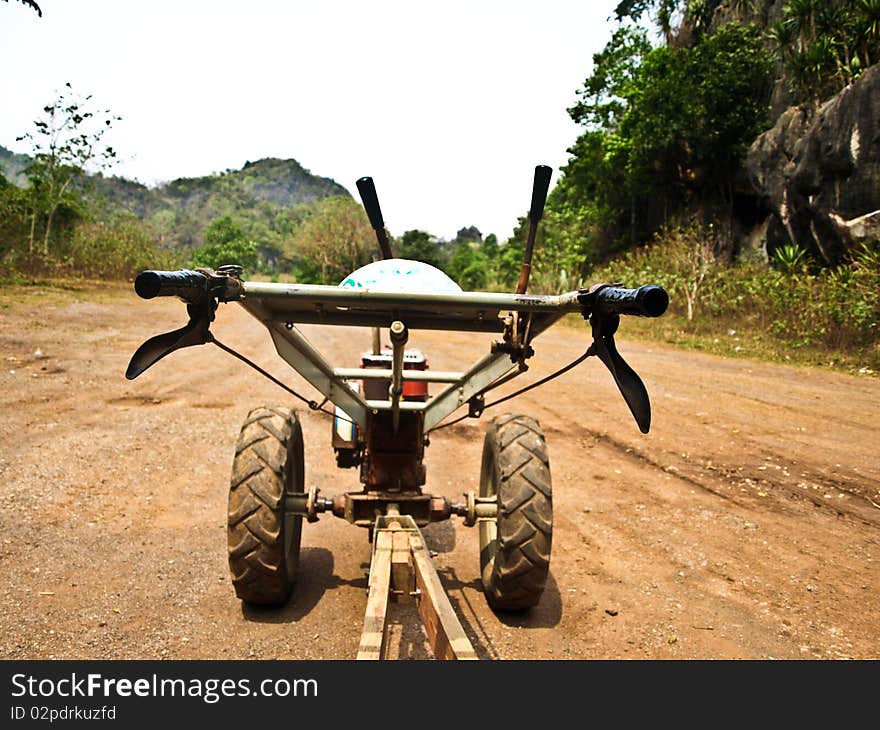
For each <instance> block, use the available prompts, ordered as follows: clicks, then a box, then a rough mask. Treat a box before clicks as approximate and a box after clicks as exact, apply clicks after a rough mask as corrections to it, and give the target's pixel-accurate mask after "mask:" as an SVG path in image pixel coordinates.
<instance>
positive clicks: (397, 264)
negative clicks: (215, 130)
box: [126, 165, 669, 659]
mask: <svg viewBox="0 0 880 730" xmlns="http://www.w3.org/2000/svg"><path fill="white" fill-rule="evenodd" d="M550 174H551V170H550V168H549V167H546V166H544V165H539V166H538V167H536V168H535V178H534V185H533V189H532V201H531V208H530V211H529V223H530V225H529V234H528V239H527V242H526V247H525V255H524V261H523V264H522V269H521V271H520V277H519V281H518V283H517V288H516V292H515V293H513V294H503V293H488V292H469V291H462V290H461V289H460V288H459V287H458V286H457V285H456V284H455V283H454V282H453V281H452V280H451V279H449V278H448V277H447V276H446V275H445V274H443V273H442V272H441V271H439V270H438V269H435V268H434V267H431V266H428V265H426V264H422V263H420V262H415V261H407V260H403V259H395V258H394V257H393V255H392V252H391V245H390V243H389V240H388V237H387V234H386V232H385V225H384V222H383V219H382V212H381V210H380V207H379V202H378V198H377V196H376V190H375V186H374V185H373V181H372V179H371V178H361V179H360V180H358V181H357V187H358V191H359V192H360V195H361V199H362V201H363V203H364V207H365V208H366V211H367V215H368V217H369V219H370V223H371V225H372V227H373V228H374V229H375V231H376V235H377V238H378V242H379V247H380V249H381V251H382V257H383V258H382V260H379V261H375V262H373V263H372V264H368V265H367V266H365V267H363V268H361V269H359V270H358V271H356V272H354V273H353V274H352V275H351V276H349V277H347V278H346V279H345V280H344V281H343V282H342V283H341V284H340V285H339V286H317V285H307V284H281V283H266V282H256V281H247V280H245V278H244V277H243V275H242V274H243V272H242V269H241V268H240V267H238V266H234V265H226V266H221V267H220V268H219V269H217V270H216V271H214V270H210V269H198V270H195V271H189V270H184V271H144V272H141V273H140V274H139V275H138V277H137V278H136V280H135V283H134V288H135V291H136V292H137V294H138V295H139V296H141V297H143V298H144V299H151V298H153V297H157V296H177V297H179V298H180V299H182V300H183V301H184V302H186V305H187V312H188V314H189V322H188V323H187V324H186V325H185V326H184V327H182V328H181V329H178V330H175V331H174V332H168V333H166V334H162V335H158V336H156V337H153V338H152V339H150V340H147V341H146V342H145V343H144V344H143V345H141V346H140V348H138V350H137V351H136V352H135V353H134V355H133V356H132V359H131V362H130V364H129V366H128V370H127V371H126V377H127V378H128V379H133V378H136V377H137V376H138V375H140V374H141V373H143V372H144V371H145V370H146V369H147V368H149V367H150V366H151V365H153V364H154V363H156V362H157V361H158V360H160V359H161V358H163V357H165V356H166V355H168V354H169V353H171V352H173V351H175V350H178V349H180V348H182V347H189V346H192V345H201V344H206V343H212V344H214V345H216V346H218V347H220V348H221V349H223V350H224V351H226V352H228V353H230V354H232V355H234V356H235V357H237V358H239V359H240V360H242V361H244V362H246V363H247V364H249V365H251V366H252V367H254V368H255V369H257V370H258V371H259V372H260V373H261V374H263V375H264V376H266V377H268V378H269V379H271V380H273V381H274V382H275V383H276V384H277V385H279V386H280V387H282V388H284V389H285V390H286V391H288V393H290V394H292V395H293V396H294V397H296V398H297V399H299V400H300V401H303V402H305V403H306V404H307V405H308V407H309V408H311V409H313V410H320V411H323V412H325V413H328V414H330V415H331V416H332V417H333V424H332V446H333V450H334V452H335V455H336V463H337V465H338V466H339V467H340V468H342V469H357V470H358V473H359V476H360V485H361V488H360V489H356V490H352V491H349V492H345V493H343V494H334V495H330V496H324V493H323V492H322V491H321V490H320V489H318V488H317V487H315V486H307V485H306V482H305V478H304V471H303V436H302V428H301V426H300V423H299V420H298V418H297V415H296V413H295V411H293V410H292V409H290V408H286V407H284V408H282V407H262V408H257V409H255V410H253V411H251V412H250V414H249V415H248V417H247V419H246V420H245V422H244V425H243V426H242V429H241V433H240V435H239V438H238V443H237V445H236V448H235V457H234V461H233V465H232V478H231V488H230V492H229V521H228V547H229V566H230V569H231V572H232V583H233V585H234V586H235V592H236V595H237V596H238V598H240V599H241V600H242V601H245V602H246V603H249V604H263V605H273V604H281V603H283V602H285V601H286V600H287V599H288V598H289V596H290V594H291V591H292V590H293V587H294V581H295V578H296V572H297V564H298V559H299V551H300V538H301V534H302V524H303V520H305V521H307V522H315V521H316V520H317V519H318V518H319V516H321V515H333V516H334V517H340V518H342V519H345V520H347V521H348V522H350V523H352V524H354V525H357V526H359V527H364V528H366V529H367V530H368V534H369V538H370V541H371V542H372V559H371V564H370V575H369V593H368V597H367V607H366V616H365V620H364V630H363V634H362V636H361V642H360V648H359V652H358V658H363V659H378V658H381V657H382V656H383V652H384V642H385V623H386V621H385V617H386V608H387V604H388V600H389V598H394V599H397V600H410V601H415V602H416V604H417V606H418V611H419V614H420V616H421V619H422V622H423V624H424V627H425V631H426V634H427V636H428V639H429V641H430V643H431V646H432V649H433V651H434V655H435V656H436V657H437V658H444V659H445V658H458V659H468V658H476V655H475V652H474V649H473V646H472V645H471V643H470V641H469V640H468V638H467V635H466V634H465V632H464V630H463V629H462V626H461V624H460V622H459V620H458V618H457V616H456V614H455V612H454V610H453V608H452V605H451V604H450V602H449V599H448V597H447V595H446V593H445V591H444V590H443V587H442V585H441V583H440V579H439V577H438V575H437V572H436V570H435V568H434V566H433V563H432V560H431V556H430V553H429V551H428V549H427V547H426V545H425V541H424V539H423V536H422V533H421V528H422V527H424V526H426V525H428V524H430V523H432V522H438V521H441V520H448V519H450V518H451V517H453V516H455V517H461V518H463V520H464V524H465V525H467V526H469V527H474V526H476V527H477V528H478V530H479V537H480V539H479V543H480V570H481V576H482V585H483V591H484V594H485V596H486V600H487V601H488V603H489V605H490V607H491V608H492V609H493V610H495V611H501V612H505V611H525V610H528V609H529V608H531V607H533V606H534V605H535V604H537V603H538V601H539V599H540V598H541V594H542V592H543V590H544V585H545V582H546V580H547V576H548V572H549V569H550V544H551V538H552V529H553V511H552V497H551V486H550V466H549V461H548V458H547V449H546V446H545V442H544V435H543V433H542V431H541V427H540V425H539V424H538V422H537V421H536V420H535V419H533V418H530V417H529V416H526V415H516V414H507V415H501V416H497V417H496V418H494V419H493V420H492V422H491V423H490V424H489V426H488V428H487V430H486V436H485V442H484V447H483V458H482V468H481V473H480V486H479V491H478V492H477V493H474V492H472V491H471V492H468V493H467V494H465V495H463V497H462V498H461V500H460V501H456V502H451V501H449V500H448V499H447V498H446V497H443V496H438V495H435V494H430V493H427V492H425V491H423V487H424V485H425V481H426V475H425V466H424V463H423V457H424V453H425V448H426V447H427V446H428V445H429V436H430V434H431V433H432V432H433V431H435V430H437V429H439V428H443V427H445V426H447V425H450V424H451V423H455V422H457V421H459V420H462V419H463V418H468V417H470V418H478V417H480V416H481V415H482V414H483V412H484V411H485V410H486V409H488V408H490V407H493V406H497V405H499V404H501V403H502V402H505V401H507V400H509V399H511V398H513V397H514V396H517V395H519V394H521V393H523V392H525V391H526V390H530V389H531V388H534V387H537V386H540V385H542V384H544V383H546V382H548V381H549V380H551V379H552V378H554V377H557V376H558V375H561V374H563V373H564V372H567V371H568V370H570V369H572V368H573V367H575V366H576V365H578V364H580V363H581V362H583V361H584V360H585V359H586V358H587V357H589V356H591V355H595V356H596V357H598V358H599V360H601V361H602V362H603V363H604V364H605V366H606V367H607V368H608V369H609V370H610V371H611V375H612V377H613V378H614V381H615V382H616V384H617V386H618V388H619V389H620V392H621V394H622V395H623V398H624V400H625V401H626V404H627V405H628V406H629V409H630V411H631V413H632V415H633V416H634V418H635V420H636V423H637V424H638V427H639V429H640V430H641V431H642V432H643V433H647V432H648V429H649V427H650V421H651V407H650V403H649V400H648V394H647V391H646V390H645V386H644V384H643V383H642V381H641V379H640V378H639V376H638V375H636V373H635V372H634V371H633V370H632V368H630V367H629V366H628V365H627V364H626V362H625V361H624V360H623V358H622V357H621V356H620V354H619V353H618V351H617V349H616V347H615V344H614V333H615V332H616V331H617V327H618V324H619V321H620V315H622V314H631V315H639V316H646V317H659V316H660V315H661V314H663V312H664V311H666V307H667V305H668V303H669V299H668V296H667V294H666V292H665V291H664V290H663V289H662V288H661V287H659V286H650V285H649V286H641V287H640V288H638V289H628V288H623V286H622V285H621V284H597V285H595V286H593V287H592V288H590V289H588V290H587V289H582V290H579V291H571V292H568V293H565V294H560V295H558V296H538V295H533V294H527V293H526V292H527V289H528V283H529V273H530V270H531V260H532V252H533V249H534V242H535V235H536V232H537V226H538V222H539V220H540V218H541V216H542V214H543V209H544V203H545V201H546V198H547V190H548V188H549V184H550ZM220 302H238V303H239V304H240V305H241V306H242V307H244V308H245V310H247V312H248V313H250V314H251V315H252V316H253V317H254V318H255V319H256V320H257V321H259V322H260V323H261V324H262V325H263V326H265V327H266V329H267V330H268V331H269V335H270V336H271V338H272V341H273V343H274V345H275V348H276V350H277V351H278V354H279V355H280V356H281V357H282V358H283V359H284V360H286V361H287V363H289V364H290V366H291V367H292V368H293V369H294V370H296V371H297V372H298V373H299V374H300V375H301V376H302V377H303V379H305V380H306V381H307V382H308V383H309V384H310V385H311V386H312V387H314V388H315V389H316V390H317V391H318V392H319V393H320V394H321V396H322V400H321V401H320V402H317V401H314V400H310V399H309V398H307V397H306V396H303V395H301V394H300V393H298V392H296V391H295V390H293V389H292V388H291V387H289V386H288V385H287V384H285V383H283V382H281V381H280V380H278V379H277V378H275V377H273V376H272V375H270V374H269V373H267V372H266V371H265V370H263V369H262V368H260V367H259V366H258V365H256V364H255V363H253V362H251V361H250V360H248V359H247V358H245V357H244V356H242V355H240V354H239V353H237V352H235V351H234V350H232V349H231V348H229V347H227V346H226V345H225V344H223V343H221V342H219V341H218V340H217V339H215V338H214V336H213V334H212V332H211V330H210V324H211V322H212V321H213V319H214V316H215V312H216V310H217V307H218V304H219V303H220ZM569 313H576V314H580V315H582V316H583V317H584V319H587V320H589V323H590V326H591V329H592V342H591V343H590V345H589V347H588V348H587V350H586V351H585V352H584V353H583V354H582V355H581V356H580V357H579V358H577V359H576V360H575V361H574V362H572V363H569V364H568V365H566V366H565V367H563V368H561V369H560V370H557V371H556V372H554V373H552V374H551V375H549V376H547V377H545V378H542V379H541V380H538V381H537V382H533V383H531V384H530V385H528V386H526V387H525V388H522V389H520V390H518V391H516V392H514V393H511V394H509V395H506V396H504V397H500V398H497V399H495V400H491V399H490V397H489V394H490V392H491V391H493V390H494V389H496V388H498V387H499V386H501V385H502V384H506V383H508V382H509V381H511V380H512V379H514V378H516V377H518V376H520V375H522V374H523V373H525V372H526V371H527V370H528V360H529V358H530V357H531V356H532V355H533V354H534V350H533V343H534V341H535V338H536V337H538V335H540V334H541V333H542V332H543V331H544V330H546V329H547V328H549V327H550V326H551V325H553V324H554V323H555V322H557V321H558V320H559V319H560V318H562V317H564V316H565V315H567V314H569ZM302 324H318V325H325V326H329V327H332V326H337V325H348V326H357V327H364V328H369V329H370V330H371V333H372V338H371V339H372V343H371V344H372V347H371V348H370V349H369V350H368V351H367V352H365V353H364V354H363V355H362V357H361V360H360V363H358V364H359V367H334V365H332V364H331V363H330V362H328V361H327V359H326V358H325V357H324V356H323V355H322V354H321V353H320V352H319V351H318V350H317V349H316V348H315V347H314V346H313V345H312V344H310V343H309V342H308V341H307V340H306V338H305V337H304V336H303V334H302V333H301V332H300V330H299V328H298V327H299V325H302ZM383 330H386V331H387V333H388V337H387V342H388V344H387V345H386V346H384V347H383V346H382V342H381V340H382V335H383ZM418 330H452V331H460V332H482V333H486V335H487V336H488V335H491V337H487V351H484V352H482V353H480V357H479V359H477V360H476V362H474V364H473V365H471V366H470V367H469V368H468V369H466V370H465V371H463V372H440V371H435V370H431V369H429V368H428V367H427V362H426V358H425V356H424V354H423V353H421V352H420V351H418V350H415V349H409V348H408V347H407V345H408V344H409V341H410V335H411V333H413V332H417V331H418ZM365 344H366V343H365ZM429 384H434V385H435V386H436V387H437V392H436V393H433V394H429V391H428V385H429ZM487 401H488V402H487ZM331 404H332V405H331ZM331 409H332V410H331ZM459 409H462V414H461V415H460V416H459V417H458V418H456V419H455V420H453V421H450V420H447V419H448V417H449V416H452V414H453V413H455V412H456V411H458V410H459Z"/></svg>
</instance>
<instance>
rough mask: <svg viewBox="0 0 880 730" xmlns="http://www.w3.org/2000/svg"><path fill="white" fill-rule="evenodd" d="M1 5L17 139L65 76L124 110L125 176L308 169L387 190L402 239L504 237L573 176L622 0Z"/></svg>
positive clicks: (6, 122)
mask: <svg viewBox="0 0 880 730" xmlns="http://www.w3.org/2000/svg"><path fill="white" fill-rule="evenodd" d="M38 2H39V4H40V6H41V7H42V10H43V17H42V18H40V17H38V16H37V14H36V13H34V12H33V11H31V10H30V9H29V8H27V7H25V6H24V5H22V4H20V3H19V2H18V0H11V2H9V3H5V2H0V69H2V70H0V144H2V145H4V146H5V147H8V148H10V149H13V150H15V151H18V152H26V151H27V147H26V145H25V144H24V143H21V142H15V138H16V137H17V136H19V135H21V134H22V133H24V132H27V131H30V129H31V127H32V121H33V119H35V118H36V117H37V116H39V114H40V111H41V109H42V107H43V106H44V105H45V104H47V103H49V102H50V101H52V100H53V99H54V98H55V96H56V92H57V91H58V90H60V89H61V88H62V87H63V85H64V83H65V82H68V81H69V82H70V83H71V84H72V85H73V88H74V90H75V91H77V92H79V93H81V94H92V95H93V97H94V102H95V104H96V105H98V106H100V107H102V108H110V109H111V110H112V111H113V112H114V113H116V114H119V115H120V116H122V117H123V120H122V121H121V122H118V123H117V125H116V127H115V129H114V130H113V138H112V142H113V144H114V145H115V147H116V148H117V150H118V152H119V154H120V158H121V162H120V164H118V165H117V166H116V167H115V168H114V169H113V170H112V171H111V172H112V173H113V174H117V175H123V176H125V177H130V178H134V179H137V180H140V181H141V182H143V183H147V184H153V183H156V182H161V181H167V180H172V179H174V178H177V177H191V176H198V175H205V174H210V173H212V172H218V171H221V170H225V169H227V168H239V167H241V166H242V165H243V164H244V163H245V161H247V160H252V161H253V160H257V159H260V158H262V157H280V158H288V157H293V158H295V159H296V160H298V161H299V162H300V163H301V164H302V165H303V166H304V167H306V168H307V169H309V170H310V171H311V172H313V173H314V174H316V175H321V176H324V177H330V178H333V179H334V180H336V181H337V182H339V183H340V184H342V185H343V186H344V187H345V188H346V189H348V190H349V191H350V192H351V193H352V194H353V195H354V196H355V197H356V198H357V190H356V188H355V185H354V183H355V180H357V178H359V177H361V176H363V175H371V176H372V177H373V178H374V180H375V181H376V187H377V190H378V193H379V200H380V203H381V205H382V212H383V214H384V217H385V224H386V226H387V227H388V229H389V230H390V231H391V233H392V234H394V235H400V234H401V233H403V232H404V231H405V230H408V229H411V228H421V229H423V230H427V231H429V232H431V233H433V234H435V235H438V236H441V237H445V238H453V237H454V236H455V232H456V231H457V230H458V229H459V228H461V227H463V226H468V225H476V226H477V227H478V228H479V229H480V230H481V231H482V232H483V234H487V233H492V232H494V233H495V234H496V235H498V237H499V239H501V240H502V241H503V240H504V239H506V238H507V237H508V236H509V235H510V234H511V233H512V231H513V227H514V226H515V225H516V219H517V216H518V215H522V214H524V213H525V211H526V210H527V209H528V205H529V201H530V195H531V184H532V176H533V170H534V166H535V165H536V164H548V165H551V166H552V167H553V168H554V175H553V183H551V184H554V183H555V181H556V179H557V174H558V173H557V172H556V171H557V170H558V169H559V167H560V166H561V165H563V164H565V162H566V160H567V159H568V155H567V154H566V148H567V147H569V146H570V145H571V144H572V142H574V140H575V138H576V137H577V134H578V127H577V126H576V125H575V124H574V123H573V122H572V121H571V119H570V118H569V116H568V114H567V113H566V111H565V110H566V107H568V106H571V105H572V104H573V103H574V101H575V92H576V91H577V89H579V88H580V86H581V84H582V83H583V80H584V79H585V78H586V76H587V75H588V74H589V72H590V69H591V66H592V55H593V53H595V52H596V51H599V50H601V48H602V47H603V46H604V45H605V43H606V42H607V40H608V39H609V38H610V35H611V31H612V22H611V21H610V20H609V18H610V16H611V14H612V10H613V8H614V6H615V5H616V3H617V0H599V1H597V2H589V1H587V0H579V1H578V0H543V1H542V2H537V3H536V2H519V1H517V0H509V1H508V2H495V1H494V0H493V1H491V2H490V1H489V0H469V1H468V0H444V2H432V3H427V2H418V0H408V1H406V0H401V1H399V2H398V1H395V0H360V1H359V2H358V1H355V0H333V1H328V0H323V1H322V0H308V1H307V2H299V1H297V0H290V1H289V2H281V1H280V0H279V1H276V2H269V1H268V0H237V1H226V0H222V1H220V0H217V1H214V2H208V1H207V0H189V1H186V0H176V1H175V0H129V1H127V2H125V1H123V0H38Z"/></svg>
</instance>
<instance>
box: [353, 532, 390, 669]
mask: <svg viewBox="0 0 880 730" xmlns="http://www.w3.org/2000/svg"><path fill="white" fill-rule="evenodd" d="M375 538H376V545H375V548H374V550H373V558H372V560H371V561H370V592H369V595H368V596H367V611H366V614H365V615H364V630H363V631H362V632H361V643H360V646H359V647H358V655H357V658H358V659H366V660H377V659H381V658H382V655H383V652H384V649H385V616H386V613H387V611H388V591H389V588H390V586H391V552H392V548H393V536H392V533H391V532H388V531H386V530H377V531H376V535H375Z"/></svg>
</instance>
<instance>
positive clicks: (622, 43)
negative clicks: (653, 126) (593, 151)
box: [568, 26, 651, 129]
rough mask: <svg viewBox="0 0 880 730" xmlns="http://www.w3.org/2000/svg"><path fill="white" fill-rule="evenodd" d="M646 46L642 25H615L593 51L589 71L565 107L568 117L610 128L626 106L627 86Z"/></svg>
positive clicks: (645, 51)
mask: <svg viewBox="0 0 880 730" xmlns="http://www.w3.org/2000/svg"><path fill="white" fill-rule="evenodd" d="M650 50H651V44H650V43H649V42H648V36H647V32H646V31H645V29H644V28H640V27H633V26H621V27H619V28H617V29H616V30H615V31H614V33H613V34H612V36H611V40H610V41H608V43H607V44H606V46H605V48H604V49H602V51H600V52H599V53H596V54H594V55H593V73H592V74H590V76H589V77H587V79H586V81H584V86H583V88H582V89H580V90H579V91H578V92H577V95H578V102H577V103H576V104H575V105H574V106H572V107H571V108H570V109H569V110H568V113H569V114H570V115H571V118H572V119H574V121H576V122H577V123H578V124H582V125H583V126H584V127H586V128H587V129H614V128H615V127H616V126H617V123H618V120H619V119H620V117H621V116H622V115H623V113H624V111H625V110H626V106H627V104H626V97H627V93H628V89H629V86H630V85H631V84H632V82H633V79H634V77H635V76H636V74H637V73H638V69H639V66H640V65H641V63H642V59H643V58H644V57H645V56H646V55H647V54H648V53H649V52H650Z"/></svg>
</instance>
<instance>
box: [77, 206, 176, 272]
mask: <svg viewBox="0 0 880 730" xmlns="http://www.w3.org/2000/svg"><path fill="white" fill-rule="evenodd" d="M61 260H62V264H63V266H64V267H65V268H66V269H68V270H69V271H70V272H71V273H74V274H78V275H81V276H87V277H89V278H103V279H128V278H131V277H132V276H134V275H135V274H137V272H139V271H142V270H143V269H147V268H150V269H173V268H177V266H178V261H177V260H176V256H175V255H173V254H172V253H170V252H168V251H163V250H160V249H159V248H158V247H157V246H156V244H155V242H154V239H153V237H152V236H151V234H150V231H149V229H148V228H147V227H145V226H144V225H143V224H142V223H140V222H139V221H137V220H134V219H130V220H129V219H123V220H116V221H113V222H98V221H86V222H81V223H78V224H76V225H75V226H74V228H73V232H72V234H71V237H70V240H69V242H68V243H67V245H66V246H65V248H64V250H63V253H62V256H61Z"/></svg>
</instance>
